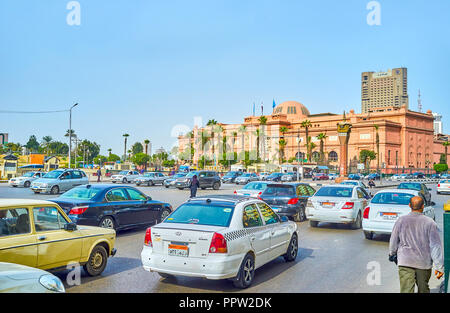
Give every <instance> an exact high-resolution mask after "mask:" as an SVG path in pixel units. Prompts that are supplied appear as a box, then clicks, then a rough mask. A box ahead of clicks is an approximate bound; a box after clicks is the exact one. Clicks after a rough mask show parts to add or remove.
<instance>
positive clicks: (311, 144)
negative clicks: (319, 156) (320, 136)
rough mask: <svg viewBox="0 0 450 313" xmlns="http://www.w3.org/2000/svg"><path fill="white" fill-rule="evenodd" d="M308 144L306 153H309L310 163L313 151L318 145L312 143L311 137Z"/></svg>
mask: <svg viewBox="0 0 450 313" xmlns="http://www.w3.org/2000/svg"><path fill="white" fill-rule="evenodd" d="M307 142H308V143H307V144H305V146H306V153H307V156H306V157H307V159H308V162H311V157H312V151H313V150H314V149H315V148H316V147H317V145H316V144H315V143H314V142H312V141H311V137H309V138H308V140H307Z"/></svg>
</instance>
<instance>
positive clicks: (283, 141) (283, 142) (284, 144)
mask: <svg viewBox="0 0 450 313" xmlns="http://www.w3.org/2000/svg"><path fill="white" fill-rule="evenodd" d="M278 144H279V145H280V164H283V162H284V149H285V147H286V145H287V142H286V140H284V139H280V141H279V142H278Z"/></svg>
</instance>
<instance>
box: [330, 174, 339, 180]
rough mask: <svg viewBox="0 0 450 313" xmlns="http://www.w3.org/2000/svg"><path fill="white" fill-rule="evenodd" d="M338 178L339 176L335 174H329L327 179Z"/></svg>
mask: <svg viewBox="0 0 450 313" xmlns="http://www.w3.org/2000/svg"><path fill="white" fill-rule="evenodd" d="M338 177H339V174H336V173H330V174H328V178H329V179H330V180H335V179H336V178H338Z"/></svg>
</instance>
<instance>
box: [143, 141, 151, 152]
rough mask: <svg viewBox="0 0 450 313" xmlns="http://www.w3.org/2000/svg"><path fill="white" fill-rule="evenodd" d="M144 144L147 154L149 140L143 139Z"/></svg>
mask: <svg viewBox="0 0 450 313" xmlns="http://www.w3.org/2000/svg"><path fill="white" fill-rule="evenodd" d="M144 144H145V154H148V145H149V144H150V140H148V139H145V140H144Z"/></svg>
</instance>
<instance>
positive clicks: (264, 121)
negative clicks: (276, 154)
mask: <svg viewBox="0 0 450 313" xmlns="http://www.w3.org/2000/svg"><path fill="white" fill-rule="evenodd" d="M258 122H259V125H260V127H261V128H262V130H260V131H259V132H258V130H259V129H257V133H258V134H257V146H256V147H257V149H258V150H257V151H256V157H257V158H258V159H259V145H260V139H259V137H260V136H262V137H263V138H262V139H263V140H262V141H263V142H262V153H263V159H264V158H265V153H266V142H265V140H264V126H265V125H266V124H267V117H265V116H264V115H263V116H261V117H260V118H258Z"/></svg>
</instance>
